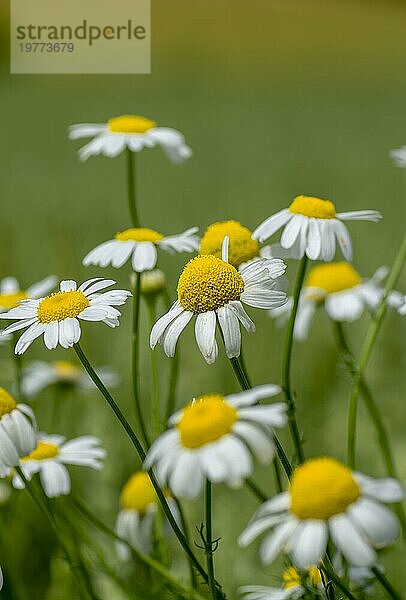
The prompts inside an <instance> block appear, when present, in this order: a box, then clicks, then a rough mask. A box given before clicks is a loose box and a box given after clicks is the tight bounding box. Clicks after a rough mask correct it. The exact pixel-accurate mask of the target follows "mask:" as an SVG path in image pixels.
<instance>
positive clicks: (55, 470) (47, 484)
mask: <svg viewBox="0 0 406 600" xmlns="http://www.w3.org/2000/svg"><path fill="white" fill-rule="evenodd" d="M40 474H41V475H40V476H41V483H42V486H43V488H44V490H45V493H46V495H47V496H48V498H55V497H57V496H63V495H66V494H69V492H70V476H69V473H68V470H67V469H66V467H64V466H63V465H61V464H59V463H58V462H56V461H44V464H43V465H42V468H41V471H40Z"/></svg>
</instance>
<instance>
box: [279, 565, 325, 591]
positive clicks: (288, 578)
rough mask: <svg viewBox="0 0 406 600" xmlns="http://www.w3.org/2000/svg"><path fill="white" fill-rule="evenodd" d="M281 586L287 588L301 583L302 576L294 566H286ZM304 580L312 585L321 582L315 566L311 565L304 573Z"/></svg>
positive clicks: (315, 585)
mask: <svg viewBox="0 0 406 600" xmlns="http://www.w3.org/2000/svg"><path fill="white" fill-rule="evenodd" d="M282 578H283V587H284V588H285V589H286V590H287V589H289V588H292V587H297V586H298V585H301V584H302V578H301V576H300V573H299V571H298V570H297V569H296V567H288V568H287V569H286V571H285V572H284V573H283V575H282ZM306 582H307V583H310V585H312V586H313V587H317V586H318V585H320V584H321V576H320V571H319V569H318V568H317V567H311V568H310V569H308V570H307V573H306Z"/></svg>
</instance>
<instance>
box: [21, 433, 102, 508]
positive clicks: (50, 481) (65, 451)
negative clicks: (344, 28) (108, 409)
mask: <svg viewBox="0 0 406 600" xmlns="http://www.w3.org/2000/svg"><path fill="white" fill-rule="evenodd" d="M105 456H106V451H105V450H104V449H103V448H102V447H101V446H100V440H99V439H98V438H96V437H93V436H90V435H89V436H81V437H78V438H75V439H72V440H68V441H65V438H64V437H63V436H61V435H47V434H43V433H41V434H39V435H38V438H37V440H36V446H34V450H32V452H30V453H29V454H27V455H26V456H24V457H23V458H22V459H21V461H20V467H21V470H22V471H23V473H24V475H25V477H26V478H27V479H28V480H30V479H31V478H32V476H33V475H34V474H35V473H39V476H40V480H41V485H42V487H43V488H44V491H45V493H46V495H47V496H48V497H49V498H54V497H56V496H63V495H67V494H69V493H70V491H71V479H70V475H69V471H68V469H67V468H66V466H65V465H79V466H82V467H90V468H92V469H97V470H99V469H101V468H102V467H103V463H102V460H103V459H104V457H105ZM13 485H14V487H16V488H17V489H22V488H23V487H24V482H23V481H22V479H21V478H20V476H19V475H18V473H16V474H15V475H14V478H13Z"/></svg>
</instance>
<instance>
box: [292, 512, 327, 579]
mask: <svg viewBox="0 0 406 600" xmlns="http://www.w3.org/2000/svg"><path fill="white" fill-rule="evenodd" d="M327 540H328V528H327V524H326V523H325V522H324V521H320V520H316V519H307V520H306V521H302V522H301V523H300V524H299V525H298V527H297V529H296V531H295V533H294V535H293V536H292V539H291V542H290V554H291V557H292V561H293V563H294V564H295V565H296V566H297V567H299V569H306V568H310V567H312V566H313V565H316V564H318V563H319V561H320V560H321V559H322V558H323V556H324V554H325V551H326V546H327Z"/></svg>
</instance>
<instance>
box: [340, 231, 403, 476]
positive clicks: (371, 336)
mask: <svg viewBox="0 0 406 600" xmlns="http://www.w3.org/2000/svg"><path fill="white" fill-rule="evenodd" d="M405 259H406V235H405V236H404V238H403V241H402V243H401V246H400V248H399V252H398V254H397V256H396V258H395V261H394V263H393V265H392V269H391V271H390V273H389V277H388V279H387V282H386V285H385V290H384V293H383V296H382V299H381V302H380V304H379V307H378V309H377V311H376V312H375V314H374V316H373V318H372V321H371V324H370V326H369V329H368V331H367V334H366V337H365V340H364V343H363V345H362V348H361V352H360V356H359V359H358V363H357V364H356V368H355V371H354V374H353V379H352V386H351V394H350V401H349V405H348V442H347V458H348V464H349V465H350V467H351V468H355V440H356V429H357V412H358V397H359V394H360V390H361V384H362V380H363V377H364V373H365V370H366V368H367V366H368V362H369V359H370V357H371V353H372V350H373V347H374V345H375V342H376V339H377V337H378V333H379V330H380V328H381V325H382V321H383V318H384V316H385V314H386V310H387V303H386V300H387V297H388V294H389V292H390V291H391V290H392V289H393V288H394V287H395V285H396V281H397V280H398V277H399V275H400V273H401V271H402V268H403V266H404V263H405Z"/></svg>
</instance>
